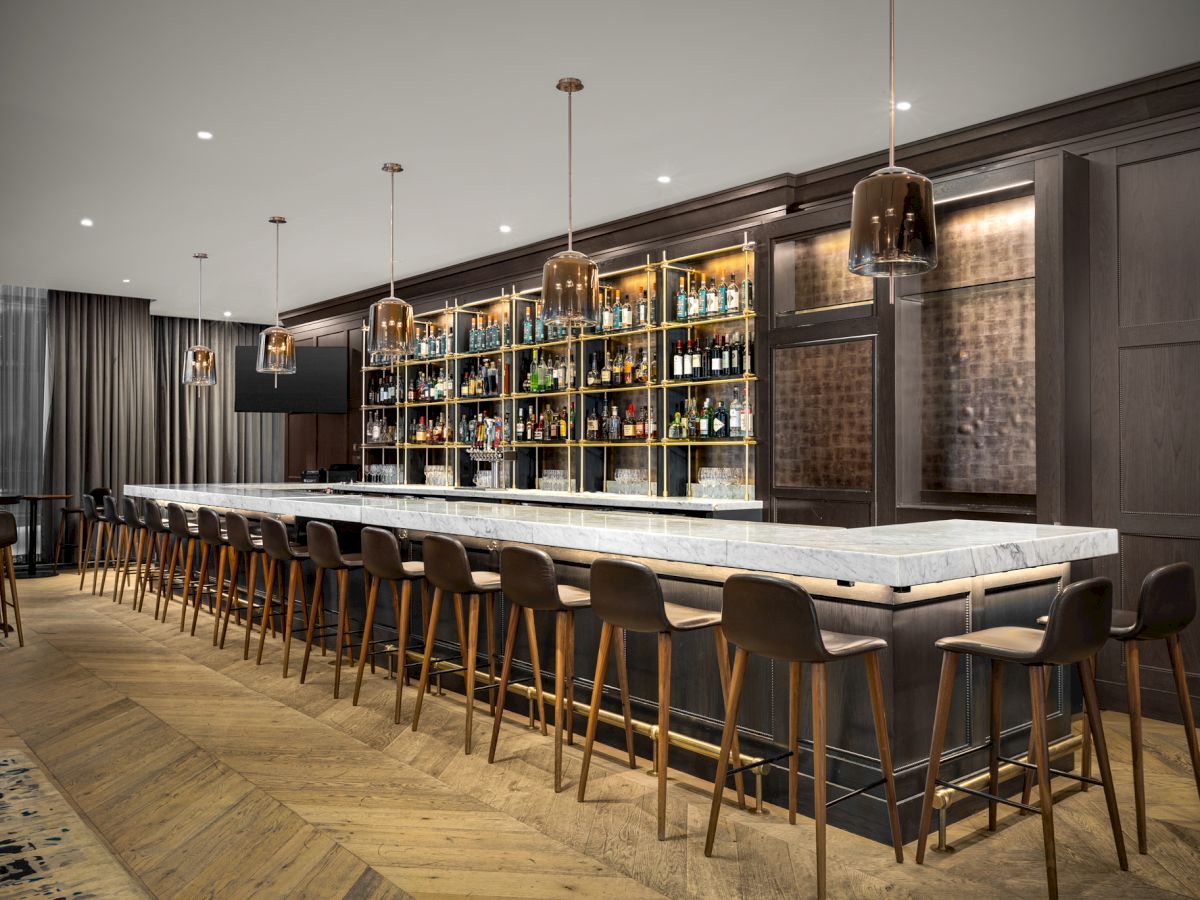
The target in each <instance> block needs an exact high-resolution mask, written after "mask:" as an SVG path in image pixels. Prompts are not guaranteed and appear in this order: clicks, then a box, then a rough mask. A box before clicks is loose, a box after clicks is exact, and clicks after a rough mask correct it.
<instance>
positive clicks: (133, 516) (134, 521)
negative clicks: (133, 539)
mask: <svg viewBox="0 0 1200 900" xmlns="http://www.w3.org/2000/svg"><path fill="white" fill-rule="evenodd" d="M121 514H122V516H123V517H124V519H125V524H126V525H132V526H133V527H134V528H140V527H142V517H141V515H140V514H139V513H138V508H137V501H136V500H134V499H133V498H132V497H123V498H122V499H121Z"/></svg>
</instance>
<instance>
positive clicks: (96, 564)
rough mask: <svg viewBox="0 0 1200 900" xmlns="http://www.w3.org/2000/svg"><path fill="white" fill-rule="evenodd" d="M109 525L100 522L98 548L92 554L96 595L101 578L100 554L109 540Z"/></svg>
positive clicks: (97, 533) (93, 581)
mask: <svg viewBox="0 0 1200 900" xmlns="http://www.w3.org/2000/svg"><path fill="white" fill-rule="evenodd" d="M108 531H109V527H108V523H107V522H99V523H97V526H96V547H95V550H94V552H93V553H92V593H93V594H95V593H96V584H97V582H98V581H99V578H100V552H101V550H102V549H104V546H105V543H106V542H107V540H108Z"/></svg>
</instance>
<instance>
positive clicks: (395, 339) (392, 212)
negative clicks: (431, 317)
mask: <svg viewBox="0 0 1200 900" xmlns="http://www.w3.org/2000/svg"><path fill="white" fill-rule="evenodd" d="M383 171H385V172H387V173H388V175H389V176H390V178H391V183H392V184H391V187H392V200H391V205H390V206H389V207H388V216H389V219H390V222H389V225H388V240H389V241H390V242H391V243H390V250H389V252H388V295H387V296H386V297H384V298H383V299H382V300H376V301H375V302H374V303H372V304H371V315H370V319H369V321H368V323H367V356H368V363H369V364H370V365H377V364H378V363H377V360H379V359H381V360H386V361H387V362H389V363H391V362H396V361H398V360H400V359H402V358H403V357H404V356H405V355H406V354H407V353H408V348H409V345H410V344H411V343H412V336H413V311H412V307H411V306H409V305H408V304H407V303H405V302H404V301H403V300H401V299H400V298H398V297H397V296H396V173H397V172H403V171H404V167H403V166H401V165H400V163H384V164H383Z"/></svg>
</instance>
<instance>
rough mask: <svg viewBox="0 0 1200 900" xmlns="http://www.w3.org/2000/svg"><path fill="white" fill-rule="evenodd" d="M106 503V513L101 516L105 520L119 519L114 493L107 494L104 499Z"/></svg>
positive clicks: (114, 520)
mask: <svg viewBox="0 0 1200 900" xmlns="http://www.w3.org/2000/svg"><path fill="white" fill-rule="evenodd" d="M102 502H103V504H104V515H103V516H101V518H103V519H104V521H105V522H116V521H118V520H117V500H116V498H115V497H114V496H113V495H112V494H105V495H104V498H103V500H102Z"/></svg>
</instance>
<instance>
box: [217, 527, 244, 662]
mask: <svg viewBox="0 0 1200 900" xmlns="http://www.w3.org/2000/svg"><path fill="white" fill-rule="evenodd" d="M221 555H222V557H223V558H225V559H227V560H229V584H228V586H224V585H222V584H221V578H222V573H223V572H224V568H223V566H222V564H221V563H220V562H218V563H217V585H218V589H217V610H216V613H215V615H214V616H213V646H214V647H215V646H217V640H218V637H219V639H220V642H221V649H222V650H224V649H225V634H226V633H227V632H228V631H229V616H230V614H231V613H232V612H233V610H234V607H235V606H236V605H237V601H238V599H239V598H240V597H241V586H240V585H239V584H238V569H239V568H240V566H241V563H242V554H240V553H238V552H237V551H236V550H234V549H233V548H232V547H230V548H229V549H228V550H226V548H224V547H222V548H221ZM221 587H227V589H226V590H225V591H222V590H221ZM222 622H224V628H222Z"/></svg>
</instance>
